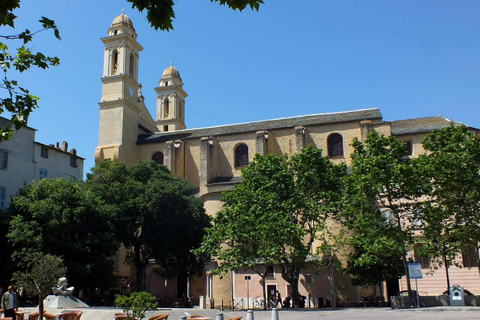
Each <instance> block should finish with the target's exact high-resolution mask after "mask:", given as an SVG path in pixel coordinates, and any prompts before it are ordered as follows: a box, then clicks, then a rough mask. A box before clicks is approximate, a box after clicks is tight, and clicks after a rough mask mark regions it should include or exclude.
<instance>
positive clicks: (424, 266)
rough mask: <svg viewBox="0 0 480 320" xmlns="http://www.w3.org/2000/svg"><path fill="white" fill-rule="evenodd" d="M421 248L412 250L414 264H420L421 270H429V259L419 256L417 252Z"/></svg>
mask: <svg viewBox="0 0 480 320" xmlns="http://www.w3.org/2000/svg"><path fill="white" fill-rule="evenodd" d="M420 248H421V247H416V248H415V249H414V252H413V253H414V255H415V262H417V263H420V264H421V265H422V269H428V268H430V259H429V258H428V257H425V256H424V255H423V254H420V252H419V250H420Z"/></svg>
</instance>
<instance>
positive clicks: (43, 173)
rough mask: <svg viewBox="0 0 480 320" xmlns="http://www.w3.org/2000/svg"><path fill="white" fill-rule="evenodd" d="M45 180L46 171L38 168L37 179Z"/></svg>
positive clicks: (46, 176)
mask: <svg viewBox="0 0 480 320" xmlns="http://www.w3.org/2000/svg"><path fill="white" fill-rule="evenodd" d="M46 178H48V170H47V169H43V168H40V170H38V179H39V180H42V179H46Z"/></svg>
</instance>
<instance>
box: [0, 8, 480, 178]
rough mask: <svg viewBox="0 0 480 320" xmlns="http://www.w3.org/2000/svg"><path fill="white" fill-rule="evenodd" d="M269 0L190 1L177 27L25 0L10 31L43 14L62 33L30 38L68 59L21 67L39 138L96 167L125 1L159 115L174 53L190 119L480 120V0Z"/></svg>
mask: <svg viewBox="0 0 480 320" xmlns="http://www.w3.org/2000/svg"><path fill="white" fill-rule="evenodd" d="M264 2H265V4H264V5H262V6H261V7H260V10H259V11H258V12H256V11H251V10H249V9H248V10H245V11H243V12H238V11H233V10H231V9H228V8H226V7H224V6H219V5H218V4H217V3H211V2H210V1H209V0H178V1H175V7H174V10H175V14H176V19H175V21H174V28H175V29H174V30H172V31H170V32H165V31H160V30H159V31H156V30H155V29H154V28H152V27H151V26H150V25H149V23H148V21H147V20H146V12H143V13H140V12H138V11H137V10H136V9H132V8H131V4H129V3H128V2H126V0H96V1H93V0H83V1H68V0H64V1H58V0H56V1H54V0H41V1H39V0H21V8H20V9H18V10H16V11H15V12H14V13H15V14H16V15H17V16H18V18H17V20H16V28H15V30H11V29H10V28H9V27H2V28H1V31H0V34H2V35H5V34H14V33H15V32H17V33H19V32H21V31H23V29H25V28H29V29H30V30H31V31H34V30H38V29H39V28H40V24H39V23H38V22H37V21H38V20H39V19H40V18H41V16H45V17H48V18H50V19H53V20H55V22H56V24H57V26H58V28H59V30H60V35H61V36H62V40H61V41H58V40H57V39H56V38H55V37H54V36H53V32H49V31H47V32H42V33H40V34H38V35H37V36H36V37H35V38H34V41H33V42H32V43H30V44H29V46H30V47H33V50H36V51H40V52H43V53H44V54H46V55H49V56H57V57H59V58H60V61H61V64H60V66H58V67H53V68H50V69H47V70H35V69H32V70H29V71H27V72H25V73H23V74H21V75H14V74H13V73H12V75H9V77H10V78H13V79H18V80H19V82H20V84H21V85H22V86H24V87H26V88H28V89H29V90H30V92H31V94H33V95H35V96H39V97H41V100H40V102H39V105H40V108H39V109H37V110H35V111H34V112H33V113H32V115H31V117H30V118H29V126H31V127H33V128H35V129H37V130H38V131H37V133H36V141H38V142H41V143H44V144H54V143H56V142H60V143H62V141H67V142H68V143H69V148H75V149H77V154H78V155H80V156H81V157H84V158H85V167H84V171H85V173H88V172H90V169H91V167H93V166H94V152H95V148H96V147H97V144H98V128H99V106H98V102H100V98H101V92H102V91H101V90H102V82H101V80H100V78H101V77H102V73H103V63H104V62H103V50H104V45H103V43H102V42H101V40H100V38H102V37H105V36H106V35H107V30H108V28H109V27H110V25H111V23H112V21H113V19H114V18H115V17H116V16H117V15H119V14H121V13H122V9H123V8H124V9H125V13H126V14H127V15H128V16H129V17H130V19H131V20H132V21H133V24H134V27H135V30H136V32H137V34H138V38H137V40H138V42H139V43H140V44H141V45H142V46H143V48H144V50H143V51H142V52H141V53H140V62H139V64H140V66H139V81H140V82H141V83H142V85H143V89H142V91H143V95H144V96H145V103H146V105H147V107H148V109H149V111H150V113H151V114H152V115H153V116H154V118H155V103H156V94H155V91H154V88H155V87H157V86H158V82H159V80H160V78H161V76H162V73H163V71H164V70H165V68H167V67H168V66H169V65H170V63H173V66H174V67H176V68H177V69H178V70H179V72H180V75H181V77H182V80H183V82H184V89H185V91H186V92H187V93H188V94H189V96H188V98H187V99H186V107H185V108H186V111H185V113H186V125H187V127H188V128H200V127H208V126H216V125H224V124H233V123H242V122H249V121H257V120H267V119H276V118H283V117H289V116H298V115H308V114H317V113H326V112H339V111H349V110H356V109H367V108H379V109H380V111H381V113H382V115H383V119H384V120H385V121H389V120H401V119H411V118H419V117H430V116H437V115H442V116H444V117H446V118H449V119H452V120H455V121H459V122H462V123H465V124H467V125H470V126H473V127H476V128H480V36H479V35H480V1H478V0H432V1H428V0H401V1H394V0H391V1H390V0H364V1H359V0H348V1H347V0H302V1H293V0H288V1H287V0H264ZM9 45H10V47H12V48H13V47H14V46H18V44H17V43H14V42H10V43H9ZM2 115H3V116H5V114H2Z"/></svg>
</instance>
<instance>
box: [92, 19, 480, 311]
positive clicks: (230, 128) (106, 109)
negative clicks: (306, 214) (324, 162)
mask: <svg viewBox="0 0 480 320" xmlns="http://www.w3.org/2000/svg"><path fill="white" fill-rule="evenodd" d="M101 40H102V42H103V43H104V45H105V51H104V69H103V77H102V82H103V90H102V97H101V101H100V103H99V105H100V131H99V144H98V147H97V149H96V151H95V161H96V162H99V161H102V160H103V159H112V160H114V161H118V162H123V163H125V164H127V165H131V164H134V163H136V162H137V161H139V160H153V161H156V162H157V163H160V164H164V165H166V166H167V167H168V168H169V170H170V171H171V172H172V173H173V174H175V175H177V176H180V177H183V178H185V179H188V180H189V181H190V182H192V183H193V184H194V185H195V186H197V188H198V196H199V197H201V198H202V199H203V200H204V203H205V208H206V211H207V213H208V214H210V215H214V214H215V213H216V212H218V211H219V210H221V208H222V202H221V201H220V198H221V195H222V193H223V192H225V191H228V190H231V189H232V188H233V187H234V186H235V185H236V184H238V183H239V182H240V181H241V169H242V168H244V167H246V166H247V165H248V163H249V161H251V160H252V159H253V157H254V155H255V154H257V153H258V154H261V155H265V154H270V153H271V154H277V155H283V154H293V153H297V152H300V150H302V149H303V148H305V147H306V146H307V145H309V144H310V145H312V146H313V147H315V148H321V149H322V150H324V152H325V153H327V154H328V155H329V156H330V157H331V159H332V161H334V162H337V163H340V162H346V163H347V164H348V163H349V161H350V160H349V159H350V154H351V152H352V151H353V150H352V148H351V146H350V142H351V141H352V139H353V138H354V137H359V138H360V139H364V138H365V137H366V134H367V133H368V132H369V131H370V130H372V129H375V130H377V131H378V132H380V133H382V134H384V135H387V136H388V135H394V136H396V137H397V138H399V139H400V140H402V141H405V142H406V143H407V146H408V149H409V152H410V153H411V156H412V157H415V156H416V155H418V154H420V153H422V152H423V150H422V147H421V141H422V139H423V137H424V136H425V134H426V133H427V132H429V131H431V130H434V129H439V128H443V127H446V126H448V125H450V123H451V121H450V120H448V119H446V118H443V117H441V116H437V117H430V118H419V119H411V120H399V121H384V120H383V118H382V114H381V112H380V110H379V109H363V110H353V111H345V112H335V113H321V114H314V115H305V116H298V117H289V118H283V119H274V120H265V121H256V122H249V123H241V124H232V125H222V126H214V127H208V128H201V129H188V128H187V126H186V124H185V113H186V110H187V109H186V98H187V97H188V94H187V93H186V91H185V90H184V88H183V86H184V84H183V81H182V78H181V76H180V73H179V71H178V70H177V69H176V68H174V67H173V66H169V67H167V68H166V69H165V71H164V72H163V74H162V77H161V79H160V81H159V85H158V87H156V88H155V89H154V90H155V92H156V114H155V115H154V117H152V115H151V114H150V113H149V111H148V109H147V107H146V105H145V103H144V98H143V93H142V87H141V85H140V83H139V81H138V66H139V56H140V55H139V54H140V52H141V51H142V49H143V48H142V46H141V45H140V44H139V43H138V42H137V33H136V32H135V29H134V26H133V23H132V21H131V20H130V19H129V18H128V17H127V16H126V15H125V14H121V15H119V16H117V17H116V18H115V19H114V21H113V23H112V25H111V27H110V28H109V29H108V35H107V36H106V37H104V38H102V39H101ZM215 267H216V262H215V261H212V262H211V263H209V264H208V265H207V266H206V270H205V273H204V276H203V277H201V278H198V279H189V281H188V285H187V291H186V292H182V294H187V295H188V296H193V297H194V298H195V299H198V298H199V297H200V296H203V297H204V298H205V299H204V301H205V305H208V304H209V303H210V304H213V301H215V306H216V307H219V305H220V302H221V301H223V303H224V305H225V306H226V307H228V306H230V307H243V308H245V307H249V306H252V304H253V301H254V300H253V299H254V298H255V297H262V295H263V293H262V287H261V285H260V283H259V281H258V280H259V277H258V276H257V275H256V274H254V273H252V272H249V271H244V270H232V272H231V273H229V274H227V275H224V276H223V277H222V278H220V277H213V276H211V274H210V271H211V270H213V269H214V268H215ZM472 269H473V268H472ZM122 270H123V271H122V272H123V274H119V276H122V277H125V278H126V277H128V276H130V274H129V272H130V271H128V270H127V269H126V268H123V269H122ZM119 272H120V271H119ZM122 272H120V273H122ZM437 273H438V279H436V281H437V280H438V281H440V279H443V278H442V273H441V271H440V270H439V271H438V272H436V274H437ZM463 273H464V275H463V276H464V277H466V278H464V279H465V281H468V282H469V283H472V287H473V286H474V287H475V288H480V279H479V272H478V268H476V270H472V271H471V272H470V271H467V270H464V272H463ZM433 277H435V275H434V276H433ZM247 279H248V280H247ZM432 279H433V278H432ZM247 282H248V283H247ZM182 283H183V282H182ZM300 283H301V284H300V293H301V294H302V295H304V296H305V297H307V301H306V304H307V307H308V306H310V307H319V306H322V305H324V304H325V303H326V302H327V301H329V300H331V298H332V292H334V295H335V296H336V299H337V301H338V302H339V303H340V304H343V305H346V304H348V303H349V301H359V300H361V297H362V296H365V295H368V294H371V292H369V291H364V289H362V288H357V287H353V286H352V285H351V284H350V283H349V280H348V279H347V278H346V277H345V276H342V275H341V274H340V273H339V272H338V271H336V270H333V269H332V270H323V271H321V272H320V273H319V274H317V273H316V272H315V270H314V269H313V268H312V269H307V270H305V272H304V273H303V274H302V277H301V280H300ZM419 283H420V282H419ZM180 284H181V282H180V281H177V280H172V279H168V280H164V279H160V278H159V277H158V276H157V275H155V274H154V273H149V272H148V270H147V279H146V289H147V290H148V291H150V292H151V293H153V294H156V295H157V296H158V297H163V296H164V295H165V294H166V292H168V294H169V295H176V296H180V292H181V291H182V290H181V289H179V288H180V286H181V285H180ZM266 284H267V285H266V287H267V293H268V295H269V296H272V297H273V294H275V292H276V291H277V290H278V292H279V293H280V294H281V295H282V296H283V297H285V296H287V295H288V294H289V290H290V288H289V286H288V284H287V283H286V282H285V281H284V280H283V279H282V278H281V275H280V273H279V269H276V268H275V267H274V266H271V276H269V277H268V278H267V283H266ZM247 288H248V289H247ZM429 288H430V289H428V290H431V291H430V292H429V293H431V294H433V293H435V294H436V293H437V291H439V290H441V288H443V284H440V282H439V283H438V284H433V285H431V286H430V287H429ZM167 289H168V290H167ZM247 290H248V291H247ZM419 290H420V289H419ZM469 290H470V289H469ZM442 291H443V290H442ZM470 291H472V292H473V291H474V290H470ZM377 292H378V291H377ZM272 293H273V294H272ZM478 293H480V291H479V292H478ZM240 303H242V305H240Z"/></svg>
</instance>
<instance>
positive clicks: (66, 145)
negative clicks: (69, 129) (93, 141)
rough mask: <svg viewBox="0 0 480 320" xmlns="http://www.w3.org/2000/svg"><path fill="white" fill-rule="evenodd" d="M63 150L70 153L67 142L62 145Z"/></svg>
mask: <svg viewBox="0 0 480 320" xmlns="http://www.w3.org/2000/svg"><path fill="white" fill-rule="evenodd" d="M62 150H63V151H65V152H68V143H67V141H63V143H62Z"/></svg>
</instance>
